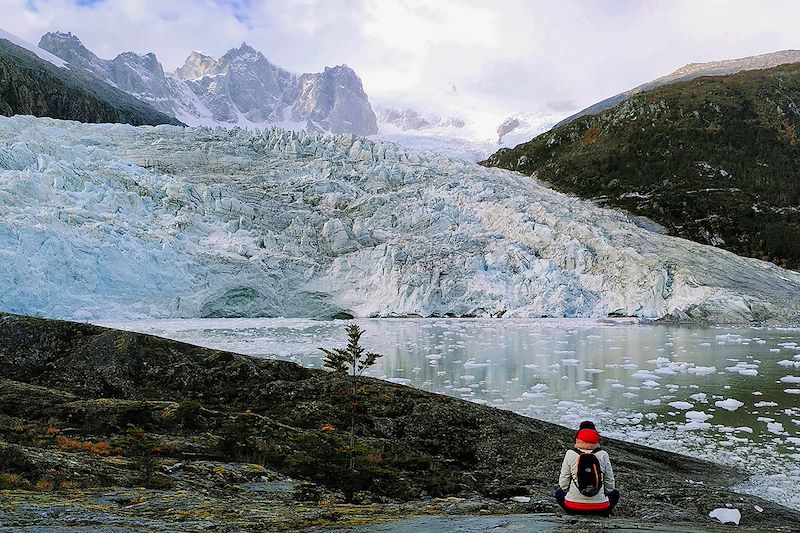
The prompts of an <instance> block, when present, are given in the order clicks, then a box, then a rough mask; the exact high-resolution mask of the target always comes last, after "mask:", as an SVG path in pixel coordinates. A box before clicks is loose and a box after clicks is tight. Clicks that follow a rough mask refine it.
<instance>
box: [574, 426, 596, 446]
mask: <svg viewBox="0 0 800 533" xmlns="http://www.w3.org/2000/svg"><path fill="white" fill-rule="evenodd" d="M577 438H578V440H582V441H583V442H588V443H589V444H598V443H599V442H600V434H599V433H598V432H597V431H595V430H593V429H582V430H580V431H579V432H578V437H577Z"/></svg>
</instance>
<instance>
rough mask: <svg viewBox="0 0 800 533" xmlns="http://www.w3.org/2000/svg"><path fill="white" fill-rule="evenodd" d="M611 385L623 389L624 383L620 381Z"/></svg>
mask: <svg viewBox="0 0 800 533" xmlns="http://www.w3.org/2000/svg"><path fill="white" fill-rule="evenodd" d="M611 387H612V388H614V389H624V388H625V385H623V384H622V383H612V384H611Z"/></svg>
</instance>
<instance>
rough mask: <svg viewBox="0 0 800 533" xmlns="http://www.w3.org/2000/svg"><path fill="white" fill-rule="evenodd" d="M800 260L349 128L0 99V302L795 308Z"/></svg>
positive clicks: (347, 309)
mask: <svg viewBox="0 0 800 533" xmlns="http://www.w3.org/2000/svg"><path fill="white" fill-rule="evenodd" d="M798 302H800V274H797V273H794V272H790V271H786V270H782V269H780V268H778V267H776V266H774V265H772V264H769V263H765V262H761V261H757V260H752V259H746V258H742V257H738V256H736V255H733V254H731V253H728V252H725V251H723V250H718V249H715V248H712V247H708V246H703V245H700V244H696V243H692V242H689V241H685V240H681V239H676V238H672V237H667V236H664V235H660V234H656V233H651V232H648V231H646V230H644V229H641V228H639V227H637V226H636V225H635V224H633V223H632V222H631V221H630V220H629V219H628V218H627V216H626V215H624V214H622V213H619V212H616V211H612V210H608V209H602V208H598V207H596V206H595V205H593V204H591V203H589V202H585V201H581V200H577V199H574V198H570V197H568V196H565V195H563V194H560V193H557V192H554V191H552V190H550V189H547V188H546V187H544V186H543V185H542V184H540V183H539V182H537V181H536V180H535V179H531V178H528V177H525V176H522V175H519V174H516V173H513V172H508V171H503V170H499V169H486V168H482V167H479V166H477V165H474V164H469V163H466V162H462V161H456V160H452V159H448V158H445V157H442V156H438V155H435V154H425V153H419V152H416V151H414V150H410V149H406V148H403V147H400V146H397V145H395V144H391V143H387V142H373V141H369V140H366V139H363V138H358V137H355V136H352V135H338V136H321V135H317V134H309V133H305V132H289V131H284V130H280V129H270V130H266V131H263V132H260V131H259V132H249V131H243V130H238V129H232V130H225V129H221V128H216V129H209V128H186V129H181V128H177V127H169V126H159V127H140V128H134V127H131V126H125V125H105V124H104V125H88V124H79V123H75V122H63V121H56V120H51V119H35V118H32V117H20V116H16V117H11V118H0V309H2V310H4V311H12V312H19V313H28V314H42V315H47V316H53V317H64V318H78V319H88V318H106V319H109V318H119V319H123V318H141V317H153V318H165V317H186V318H190V317H224V316H251V317H252V316H294V317H330V316H334V315H336V314H337V313H349V314H352V315H355V316H402V315H421V316H432V315H438V316H445V315H457V316H470V315H475V316H501V315H502V316H516V317H539V316H553V317H602V316H607V315H609V314H613V315H628V316H638V317H647V318H659V317H662V316H666V315H675V316H679V317H688V318H693V319H709V320H724V321H751V320H770V319H771V320H778V321H783V322H798V321H800V304H799V303H798Z"/></svg>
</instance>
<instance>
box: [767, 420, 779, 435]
mask: <svg viewBox="0 0 800 533" xmlns="http://www.w3.org/2000/svg"><path fill="white" fill-rule="evenodd" d="M767 431H769V432H770V433H774V434H776V435H780V434H781V433H783V424H781V423H780V422H767Z"/></svg>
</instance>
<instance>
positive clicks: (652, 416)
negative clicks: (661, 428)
mask: <svg viewBox="0 0 800 533" xmlns="http://www.w3.org/2000/svg"><path fill="white" fill-rule="evenodd" d="M644 417H645V418H646V419H648V420H655V419H656V418H658V414H657V413H645V414H644Z"/></svg>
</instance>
